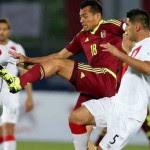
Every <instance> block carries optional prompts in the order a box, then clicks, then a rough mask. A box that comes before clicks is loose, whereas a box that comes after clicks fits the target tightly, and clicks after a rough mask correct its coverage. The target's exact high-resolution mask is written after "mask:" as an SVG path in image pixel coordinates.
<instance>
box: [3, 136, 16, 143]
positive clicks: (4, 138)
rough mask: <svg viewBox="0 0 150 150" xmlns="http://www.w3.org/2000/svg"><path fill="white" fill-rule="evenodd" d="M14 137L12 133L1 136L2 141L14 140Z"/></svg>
mask: <svg viewBox="0 0 150 150" xmlns="http://www.w3.org/2000/svg"><path fill="white" fill-rule="evenodd" d="M15 140H16V138H15V136H14V135H6V136H4V137H3V142H6V141H15Z"/></svg>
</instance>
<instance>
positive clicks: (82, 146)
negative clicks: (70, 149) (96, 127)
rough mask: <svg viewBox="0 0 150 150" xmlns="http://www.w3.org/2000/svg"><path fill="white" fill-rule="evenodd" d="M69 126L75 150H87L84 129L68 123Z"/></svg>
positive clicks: (86, 137) (87, 137)
mask: <svg viewBox="0 0 150 150" xmlns="http://www.w3.org/2000/svg"><path fill="white" fill-rule="evenodd" d="M69 126H70V129H71V132H72V135H73V144H74V147H75V150H87V145H88V139H89V135H88V133H87V132H86V127H85V126H83V125H77V124H74V123H69Z"/></svg>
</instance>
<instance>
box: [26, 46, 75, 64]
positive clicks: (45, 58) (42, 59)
mask: <svg viewBox="0 0 150 150" xmlns="http://www.w3.org/2000/svg"><path fill="white" fill-rule="evenodd" d="M72 55H73V54H72V53H71V52H69V51H68V50H67V49H66V48H64V49H62V50H61V51H59V52H57V53H54V54H50V55H47V56H43V57H35V58H31V57H27V58H26V60H25V62H26V63H32V64H37V63H41V62H45V61H49V60H51V59H59V58H60V59H65V58H69V57H70V56H72Z"/></svg>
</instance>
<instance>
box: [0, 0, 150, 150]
mask: <svg viewBox="0 0 150 150" xmlns="http://www.w3.org/2000/svg"><path fill="white" fill-rule="evenodd" d="M80 2H81V0H0V18H8V19H9V21H10V24H11V28H12V33H11V35H12V36H11V39H12V40H14V41H16V42H18V43H20V44H22V46H23V47H24V48H25V51H26V54H27V55H28V56H32V57H35V56H44V55H47V54H50V53H54V52H57V51H59V50H61V48H63V47H64V46H65V45H66V44H67V43H68V42H69V41H70V40H71V39H72V37H73V35H75V34H76V33H77V32H78V31H80V29H81V26H80V22H79V3H80ZM132 8H143V9H145V10H147V11H149V12H150V1H149V0H103V10H104V17H105V18H106V19H109V18H124V17H125V14H126V11H127V10H129V9H132ZM73 59H78V60H82V61H86V60H85V58H84V57H83V55H82V54H80V55H78V56H76V57H75V58H73ZM33 89H34V99H35V108H34V110H33V112H31V113H29V114H25V113H24V111H23V109H21V115H20V120H19V124H18V126H17V131H16V132H17V139H18V140H19V141H21V142H19V146H18V150H23V149H28V150H29V149H32V150H33V149H36V150H43V149H45V150H46V147H45V145H46V144H47V145H48V146H47V149H49V150H51V149H61V150H62V149H65V150H67V148H65V147H64V143H59V144H58V143H57V144H55V143H53V142H71V140H72V139H71V134H70V131H69V128H68V122H67V118H68V114H69V111H70V110H71V109H72V106H73V105H74V103H75V101H76V98H77V96H78V93H76V92H74V91H75V90H74V88H73V86H72V85H71V84H70V83H69V82H67V81H65V80H64V79H62V78H60V77H58V76H54V77H51V78H48V79H46V80H42V81H40V82H38V83H36V84H34V85H33ZM24 97H25V95H24V93H23V92H22V93H21V102H23V100H22V99H24ZM22 107H23V106H22ZM93 137H94V135H93ZM23 141H24V142H23ZM37 141H38V142H37ZM39 141H41V144H40V145H42V144H43V142H45V143H44V144H43V145H42V146H41V148H40V146H39V145H38V144H39ZM29 143H30V144H29ZM130 144H132V145H137V144H138V145H148V142H147V139H146V138H145V136H144V135H143V134H142V133H140V134H138V135H137V136H136V138H134V139H133V141H131V143H130ZM30 145H31V146H30ZM37 145H38V147H36V146H37ZM27 146H30V147H27ZM53 146H54V147H53ZM69 146H70V148H68V149H73V147H72V145H71V144H70V145H69ZM137 147H138V148H139V147H140V146H137ZM145 149H146V148H145ZM147 149H148V148H147Z"/></svg>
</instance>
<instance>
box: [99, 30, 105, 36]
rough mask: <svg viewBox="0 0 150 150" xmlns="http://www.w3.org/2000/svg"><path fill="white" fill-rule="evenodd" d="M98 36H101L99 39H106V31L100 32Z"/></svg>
mask: <svg viewBox="0 0 150 150" xmlns="http://www.w3.org/2000/svg"><path fill="white" fill-rule="evenodd" d="M100 36H101V38H106V31H105V30H102V31H101V32H100Z"/></svg>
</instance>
